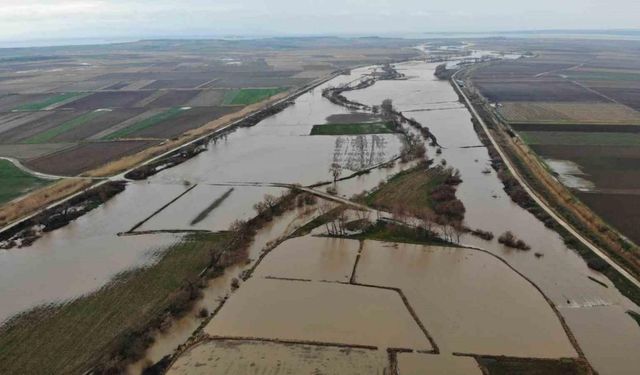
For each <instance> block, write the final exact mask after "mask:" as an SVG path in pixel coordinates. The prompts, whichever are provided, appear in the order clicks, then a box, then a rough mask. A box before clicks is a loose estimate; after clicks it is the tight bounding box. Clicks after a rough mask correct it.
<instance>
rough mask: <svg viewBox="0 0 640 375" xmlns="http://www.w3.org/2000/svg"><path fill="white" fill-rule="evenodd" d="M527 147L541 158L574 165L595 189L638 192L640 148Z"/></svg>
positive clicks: (639, 187) (639, 183)
mask: <svg viewBox="0 0 640 375" xmlns="http://www.w3.org/2000/svg"><path fill="white" fill-rule="evenodd" d="M531 148H532V149H533V150H534V151H535V152H536V153H537V154H538V155H541V156H543V157H545V158H551V159H559V160H570V161H573V162H575V163H577V164H578V165H580V166H581V167H582V170H583V172H585V173H586V174H587V177H586V178H587V179H588V180H590V181H592V182H594V183H595V184H596V187H597V188H599V189H639V190H640V168H639V166H640V147H634V146H584V145H579V146H567V145H533V146H531Z"/></svg>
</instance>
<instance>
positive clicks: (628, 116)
mask: <svg viewBox="0 0 640 375" xmlns="http://www.w3.org/2000/svg"><path fill="white" fill-rule="evenodd" d="M499 112H500V114H501V115H502V116H503V117H504V119H505V120H507V121H509V122H526V123H537V122H541V123H542V122H553V123H562V122H569V123H603V124H617V123H624V124H640V112H637V111H635V110H633V109H631V108H629V107H627V106H624V105H621V104H615V103H580V102H575V103H569V102H504V103H501V106H500V108H499Z"/></svg>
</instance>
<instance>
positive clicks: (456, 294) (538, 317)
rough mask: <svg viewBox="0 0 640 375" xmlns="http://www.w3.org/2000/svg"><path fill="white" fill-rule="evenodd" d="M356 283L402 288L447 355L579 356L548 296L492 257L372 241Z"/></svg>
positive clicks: (359, 265)
mask: <svg viewBox="0 0 640 375" xmlns="http://www.w3.org/2000/svg"><path fill="white" fill-rule="evenodd" d="M389 265H393V266H389ZM355 280H356V282H357V283H362V284H367V285H378V286H390V287H395V288H400V289H401V290H402V291H403V293H404V294H405V296H406V297H407V299H408V300H409V303H410V304H411V306H412V307H413V309H414V310H415V312H416V314H417V315H418V317H419V318H420V320H421V321H422V323H423V324H424V325H425V326H426V328H427V330H428V331H429V332H430V333H431V336H432V337H433V339H434V340H435V342H436V343H437V344H438V346H439V347H440V351H441V352H442V353H454V352H457V353H474V354H486V355H506V356H510V357H532V358H562V357H575V356H577V353H576V352H575V350H574V349H573V347H572V346H571V343H570V341H569V339H568V338H567V336H566V334H565V332H564V330H563V328H562V325H561V324H560V321H559V320H558V318H557V316H556V315H555V314H554V312H553V310H552V309H551V307H550V306H549V305H548V304H547V302H546V301H545V299H544V297H543V296H542V295H541V294H540V293H539V292H538V291H537V290H536V289H535V288H534V287H533V286H532V285H531V284H530V283H528V282H527V281H526V280H525V279H524V278H522V277H521V276H520V275H518V274H517V273H516V272H514V271H513V270H512V269H510V268H509V267H508V266H507V265H506V264H504V263H503V262H501V261H500V260H499V259H496V258H495V257H493V256H492V255H491V254H487V253H484V252H480V251H477V250H470V249H459V248H447V247H431V246H420V245H408V244H397V245H396V246H395V247H390V246H389V245H388V244H385V243H384V242H377V241H366V242H365V244H364V247H363V250H362V255H361V257H360V261H359V263H358V268H357V270H356V277H355Z"/></svg>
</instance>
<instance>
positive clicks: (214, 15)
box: [0, 0, 640, 42]
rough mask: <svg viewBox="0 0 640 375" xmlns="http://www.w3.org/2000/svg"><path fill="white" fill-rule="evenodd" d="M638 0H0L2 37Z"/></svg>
mask: <svg viewBox="0 0 640 375" xmlns="http://www.w3.org/2000/svg"><path fill="white" fill-rule="evenodd" d="M639 15H640V0H526V1H521V0H458V1H446V0H393V1H392V0H208V1H206V0H172V1H171V0H0V40H1V41H5V42H6V41H23V40H43V39H79V38H105V39H108V38H145V37H170V36H175V37H180V36H224V35H230V34H236V35H250V36H256V35H312V34H332V35H345V34H369V35H388V34H392V33H396V34H397V33H420V32H442V31H458V32H469V31H504V30H532V29H612V28H639V27H640V17H639Z"/></svg>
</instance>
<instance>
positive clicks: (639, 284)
mask: <svg viewBox="0 0 640 375" xmlns="http://www.w3.org/2000/svg"><path fill="white" fill-rule="evenodd" d="M457 74H458V72H456V73H455V74H454V75H453V76H452V79H451V82H452V85H453V86H454V88H455V89H456V92H458V93H459V94H460V95H461V96H462V97H463V98H464V100H465V103H466V104H467V107H468V108H469V111H470V112H471V114H472V116H473V117H474V118H475V119H476V120H477V121H478V123H479V124H480V126H481V127H482V129H483V131H484V132H485V133H486V135H487V137H488V138H489V141H490V142H491V144H492V145H493V147H494V148H495V149H496V151H497V152H498V154H499V155H500V158H501V159H502V161H503V163H504V164H505V166H506V167H507V169H508V170H509V172H511V174H512V175H513V177H514V178H515V179H516V180H517V181H518V183H519V184H520V185H521V186H522V188H523V189H524V190H525V191H526V192H527V194H528V195H529V196H530V197H531V198H532V199H533V200H534V201H535V202H536V204H538V205H539V206H540V207H541V208H542V209H543V210H544V211H545V212H546V213H547V214H548V215H549V216H551V217H552V218H553V219H554V220H555V221H556V222H557V223H558V224H559V225H560V226H562V227H563V228H564V229H565V230H567V231H568V232H569V233H571V235H572V236H574V237H575V238H576V239H578V241H580V242H581V243H582V244H583V245H584V246H586V247H588V248H589V249H590V250H591V251H593V252H594V253H595V254H596V255H597V256H598V257H600V258H601V259H602V260H604V261H605V262H607V264H609V265H610V266H611V267H613V268H614V269H615V270H616V271H618V272H619V273H620V274H621V275H622V276H623V277H624V278H626V279H627V280H628V281H629V282H631V283H632V284H634V285H635V286H636V287H639V288H640V281H638V279H636V278H635V277H634V276H633V275H631V273H629V272H628V271H627V270H626V269H625V268H624V267H622V266H620V265H619V264H618V263H616V262H615V261H614V260H612V259H611V258H610V257H609V256H608V255H607V254H606V253H605V252H604V251H603V250H601V249H600V248H598V247H597V246H595V245H593V244H592V243H591V242H590V241H589V240H587V239H586V238H585V237H584V236H583V235H582V234H580V233H579V232H578V231H577V230H575V229H574V228H573V226H571V224H569V223H568V222H567V221H565V219H563V218H562V217H560V216H559V215H558V214H557V213H556V212H555V211H554V210H553V208H551V206H549V205H548V204H547V203H546V201H545V200H544V199H542V198H541V197H540V196H539V195H538V193H537V192H536V191H534V190H533V189H532V188H531V186H529V184H528V183H527V182H526V181H525V179H524V178H523V177H522V175H521V174H520V172H519V171H518V170H517V169H516V168H515V167H514V166H513V163H512V161H511V160H510V159H509V158H508V156H507V154H506V153H505V152H504V151H503V150H502V148H501V147H500V145H499V144H498V142H497V141H496V140H495V138H494V137H493V134H491V132H490V131H489V127H488V126H487V124H486V122H485V121H484V120H483V119H482V117H481V116H480V115H479V114H478V112H477V111H476V109H475V107H474V106H473V104H472V103H471V100H469V98H468V97H467V94H466V93H465V92H464V90H462V88H461V87H460V85H459V84H458V82H457V80H456V78H455V77H456V75H457Z"/></svg>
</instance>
